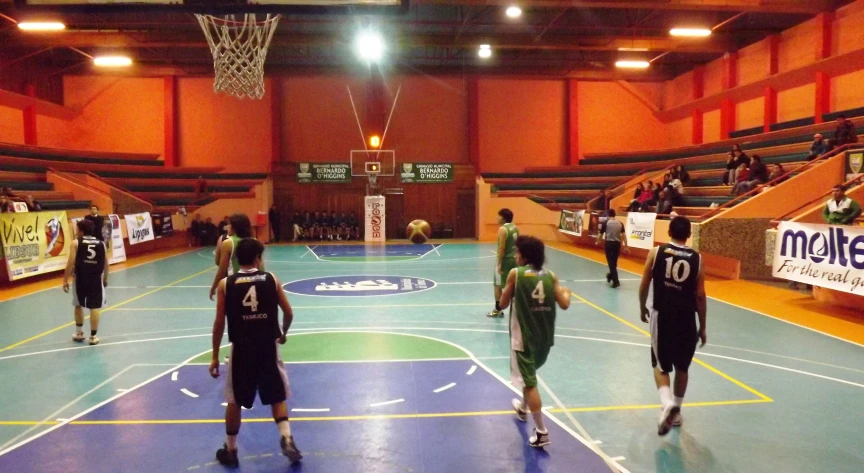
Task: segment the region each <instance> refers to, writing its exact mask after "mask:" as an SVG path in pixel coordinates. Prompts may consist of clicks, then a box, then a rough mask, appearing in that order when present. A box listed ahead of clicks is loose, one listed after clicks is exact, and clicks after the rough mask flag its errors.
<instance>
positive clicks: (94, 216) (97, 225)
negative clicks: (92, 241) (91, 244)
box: [84, 205, 111, 243]
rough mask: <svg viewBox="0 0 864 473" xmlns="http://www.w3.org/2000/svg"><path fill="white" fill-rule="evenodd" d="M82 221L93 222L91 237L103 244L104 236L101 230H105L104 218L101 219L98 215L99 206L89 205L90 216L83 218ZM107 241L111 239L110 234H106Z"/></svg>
mask: <svg viewBox="0 0 864 473" xmlns="http://www.w3.org/2000/svg"><path fill="white" fill-rule="evenodd" d="M84 220H89V221H91V222H93V233H94V235H92V236H94V237H96V239H97V240H99V241H101V242H102V243H105V235H104V233H103V229H104V228H105V217H103V216H102V215H99V206H98V205H91V206H90V215H87V216H86V217H84ZM108 239H109V240H110V239H111V234H110V233H109V234H108Z"/></svg>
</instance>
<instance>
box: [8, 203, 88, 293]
mask: <svg viewBox="0 0 864 473" xmlns="http://www.w3.org/2000/svg"><path fill="white" fill-rule="evenodd" d="M74 238H75V235H74V233H71V232H70V230H69V222H68V219H67V218H66V211H48V212H28V213H11V214H0V240H2V244H3V255H4V257H5V259H6V267H7V269H8V272H9V280H10V281H16V280H18V279H23V278H27V277H30V276H35V275H37V274H44V273H48V272H51V271H57V270H61V269H64V268H65V267H66V261H67V259H68V257H69V247H70V246H71V242H72V240H73V239H74Z"/></svg>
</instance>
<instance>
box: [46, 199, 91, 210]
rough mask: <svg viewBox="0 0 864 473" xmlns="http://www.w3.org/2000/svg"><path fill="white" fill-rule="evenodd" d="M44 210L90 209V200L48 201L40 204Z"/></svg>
mask: <svg viewBox="0 0 864 473" xmlns="http://www.w3.org/2000/svg"><path fill="white" fill-rule="evenodd" d="M40 204H41V205H42V210H77V209H88V208H90V201H89V200H46V201H45V202H40Z"/></svg>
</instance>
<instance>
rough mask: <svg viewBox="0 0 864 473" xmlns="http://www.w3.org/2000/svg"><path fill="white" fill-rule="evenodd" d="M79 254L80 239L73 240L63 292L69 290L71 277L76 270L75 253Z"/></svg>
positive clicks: (67, 261)
mask: <svg viewBox="0 0 864 473" xmlns="http://www.w3.org/2000/svg"><path fill="white" fill-rule="evenodd" d="M77 254H78V240H72V246H71V247H69V258H68V259H67V260H66V271H64V272H63V292H69V277H70V276H72V273H73V272H74V271H75V255H77Z"/></svg>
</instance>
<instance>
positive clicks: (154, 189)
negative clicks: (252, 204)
mask: <svg viewBox="0 0 864 473" xmlns="http://www.w3.org/2000/svg"><path fill="white" fill-rule="evenodd" d="M249 189H250V187H246V186H209V191H210V192H248V191H249ZM126 190H128V191H130V192H134V193H141V194H152V193H172V192H173V193H189V192H195V187H194V186H161V185H154V186H140V185H138V186H126Z"/></svg>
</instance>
